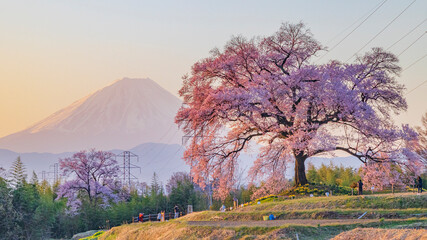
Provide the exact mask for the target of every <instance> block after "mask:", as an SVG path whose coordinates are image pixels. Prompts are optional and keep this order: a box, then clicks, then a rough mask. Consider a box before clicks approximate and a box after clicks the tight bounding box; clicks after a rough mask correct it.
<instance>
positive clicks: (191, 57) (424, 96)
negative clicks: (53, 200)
mask: <svg viewBox="0 0 427 240" xmlns="http://www.w3.org/2000/svg"><path fill="white" fill-rule="evenodd" d="M383 1H384V0H363V1H361V0H358V1H342V0H334V1H318V0H305V1H295V0H294V1H270V0H266V1H248V0H246V1H243V0H240V1H232V0H228V1H225V0H224V1H196V0H194V1H186V0H180V1H154V0H153V1H106V0H102V1H79V0H73V1H59V0H56V1H16V0H15V1H0V84H1V85H0V86H1V87H0V123H1V124H0V137H1V136H5V135H8V134H11V133H14V132H16V131H19V130H22V129H24V128H26V127H28V126H29V125H32V124H33V123H35V122H37V121H40V120H42V119H43V118H45V117H47V116H48V115H50V114H52V113H53V112H55V111H57V110H59V109H61V108H63V107H66V106H67V105H69V104H71V103H72V102H74V101H76V100H78V99H80V98H82V97H84V96H86V95H88V94H90V93H92V92H94V91H96V90H98V89H100V88H102V87H104V86H106V85H108V84H111V83H112V82H113V81H114V80H116V79H120V78H123V77H141V78H144V77H149V78H151V79H153V80H155V81H156V82H157V83H159V84H160V85H161V86H162V87H164V88H165V89H167V90H168V91H170V92H172V93H173V94H175V95H177V91H178V89H179V88H180V86H181V77H182V76H183V75H184V74H186V73H189V71H190V67H191V66H192V64H193V63H195V62H196V61H198V60H200V59H202V58H204V57H207V56H208V55H209V50H211V49H212V48H214V47H219V48H222V47H223V46H224V44H225V43H226V42H227V41H228V40H229V39H230V37H231V36H232V35H243V36H246V37H249V38H250V37H253V36H258V35H270V34H272V33H273V32H275V31H277V30H278V28H279V27H280V25H281V23H282V22H286V21H287V22H292V23H296V22H299V21H302V22H304V23H305V24H306V25H307V26H308V27H309V28H310V29H311V31H312V33H313V34H314V36H315V38H316V39H317V40H319V41H320V42H321V43H322V44H324V45H326V46H328V47H329V48H332V47H333V46H334V45H335V44H336V43H338V42H339V41H340V40H341V39H343V38H344V37H345V36H346V34H348V33H349V32H350V31H351V30H353V29H354V28H355V27H356V26H357V25H358V24H359V23H360V22H362V20H363V19H364V18H366V17H367V16H368V15H369V14H370V13H371V12H372V11H373V10H374V9H375V7H376V6H379V5H380V4H382V3H383ZM411 3H412V5H410V4H411ZM409 5H410V7H409V8H407V10H406V11H405V12H403V13H402V14H401V15H400V16H399V14H400V13H401V12H402V11H403V10H404V9H405V8H406V7H408V6H409ZM397 16H399V17H397ZM396 17H397V18H396ZM395 18H396V19H395ZM426 18H427V1H425V0H418V1H415V2H414V0H388V1H386V2H385V3H384V4H383V5H382V6H381V7H380V8H379V9H378V10H377V11H376V12H375V13H374V14H372V16H371V17H369V18H368V19H367V20H366V22H364V23H363V24H362V25H361V26H360V27H359V28H358V29H356V30H355V31H354V32H353V33H352V34H351V35H349V37H348V38H347V39H345V40H344V41H343V42H342V43H341V44H339V45H338V46H337V47H336V48H335V49H334V50H332V51H331V52H329V53H328V54H327V55H326V56H325V57H323V58H322V59H321V60H319V63H324V62H327V61H329V60H331V59H337V60H341V61H346V60H347V59H348V58H349V57H350V56H352V55H353V54H354V53H355V52H357V51H358V50H359V49H360V48H361V47H362V46H363V45H364V44H365V43H367V42H368V41H369V40H370V39H372V38H373V37H374V36H375V35H376V34H378V33H379V32H380V31H381V30H383V29H384V27H386V26H387V25H388V24H389V23H391V22H392V23H391V24H390V25H389V27H388V28H386V29H385V30H384V31H383V32H382V33H381V34H379V35H378V37H377V38H375V39H374V40H373V41H372V42H371V43H370V44H369V45H368V46H367V47H366V48H364V49H363V50H362V51H361V53H363V52H365V51H367V50H369V48H370V47H374V46H379V47H383V48H388V47H389V46H391V45H392V44H393V43H395V42H396V41H398V40H399V39H401V38H402V37H403V36H405V35H406V34H407V33H408V32H409V31H410V30H411V29H413V28H415V27H416V26H417V25H418V24H421V25H420V26H419V27H418V28H416V29H415V30H414V31H413V32H412V33H411V34H409V35H407V36H406V37H405V38H404V39H402V40H401V41H399V42H398V43H397V44H396V45H394V46H393V47H392V48H390V51H392V52H394V53H395V54H400V53H401V52H403V51H404V50H405V49H407V48H408V47H409V46H410V45H411V44H412V43H414V42H415V43H414V44H413V45H412V46H410V47H409V48H408V49H407V50H405V51H404V52H403V53H402V54H401V55H400V56H399V58H400V65H401V67H402V68H403V69H405V68H407V67H408V66H410V65H411V64H412V63H414V62H415V61H416V60H417V59H420V58H422V57H423V56H425V55H426V54H427V47H426V46H427V36H426V35H427V34H425V33H426V30H427V21H425V20H426ZM393 19H395V20H394V21H393ZM423 21H424V22H423ZM352 24H353V25H352ZM340 33H341V34H340ZM417 39H418V40H417ZM416 40H417V41H416ZM321 55H323V53H321V54H320V56H321ZM426 66H427V57H425V58H423V59H422V60H420V61H419V62H418V63H416V64H415V65H413V66H411V67H410V68H408V69H407V70H405V71H404V72H403V73H402V74H401V76H400V78H399V79H398V81H399V82H401V83H403V84H405V85H406V87H407V89H408V91H409V90H412V89H414V88H415V87H417V86H418V85H420V84H422V83H423V82H425V81H426V80H427V67H426ZM406 97H407V101H408V105H409V109H408V112H406V113H404V114H402V115H400V116H397V117H396V121H397V122H398V123H409V124H411V125H419V124H420V119H421V116H422V115H423V114H424V113H425V112H426V111H427V83H425V84H423V85H422V86H420V87H418V88H417V89H416V90H414V91H412V92H411V93H410V94H407V95H406Z"/></svg>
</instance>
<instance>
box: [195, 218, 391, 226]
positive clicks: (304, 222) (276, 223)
mask: <svg viewBox="0 0 427 240" xmlns="http://www.w3.org/2000/svg"><path fill="white" fill-rule="evenodd" d="M378 221H379V220H378V219H292V220H274V221H188V225H191V226H210V227H278V226H282V225H305V226H313V227H315V226H317V225H318V224H320V225H321V226H322V225H347V224H355V223H371V222H378ZM386 221H387V220H386Z"/></svg>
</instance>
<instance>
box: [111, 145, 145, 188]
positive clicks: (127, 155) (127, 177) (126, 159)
mask: <svg viewBox="0 0 427 240" xmlns="http://www.w3.org/2000/svg"><path fill="white" fill-rule="evenodd" d="M117 157H119V158H122V159H123V166H122V167H121V168H122V169H123V180H122V183H123V185H127V186H128V187H129V189H130V187H131V180H134V179H138V178H137V177H135V176H134V175H133V174H132V173H131V169H132V168H139V172H140V173H141V168H140V167H138V166H136V165H134V164H132V163H131V160H132V159H135V158H136V161H139V157H138V155H136V154H134V153H132V152H130V151H124V152H122V153H120V154H117V155H116V158H117Z"/></svg>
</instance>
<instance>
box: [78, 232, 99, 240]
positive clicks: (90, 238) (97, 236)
mask: <svg viewBox="0 0 427 240" xmlns="http://www.w3.org/2000/svg"><path fill="white" fill-rule="evenodd" d="M104 233H105V232H104V231H99V232H96V233H95V234H93V235H92V236H90V237H85V238H80V239H79V240H97V239H98V238H99V237H100V236H101V235H102V234H104Z"/></svg>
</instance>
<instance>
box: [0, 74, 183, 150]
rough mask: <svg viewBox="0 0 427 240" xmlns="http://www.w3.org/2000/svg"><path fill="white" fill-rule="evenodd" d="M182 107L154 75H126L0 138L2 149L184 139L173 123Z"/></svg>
mask: <svg viewBox="0 0 427 240" xmlns="http://www.w3.org/2000/svg"><path fill="white" fill-rule="evenodd" d="M180 106H181V100H180V99H178V98H177V97H175V96H174V95H172V94H171V93H169V92H168V91H166V90H165V89H163V88H162V87H160V86H159V85H158V84H157V83H155V82H154V81H153V80H151V79H148V78H146V79H132V78H123V79H121V80H118V81H116V82H114V83H113V84H111V85H109V86H107V87H104V88H102V89H101V90H98V91H96V92H95V93H93V94H90V95H89V96H86V97H84V98H82V99H80V100H78V101H76V102H74V103H73V104H71V105H69V106H68V107H65V108H63V109H61V110H59V111H57V112H55V113H53V114H52V115H50V116H48V117H47V118H45V119H43V120H42V121H40V122H38V123H36V124H34V125H32V126H31V127H29V128H27V129H25V130H23V131H20V132H17V133H14V134H11V135H8V136H6V137H3V138H0V148H3V149H9V150H12V151H15V152H50V153H60V152H67V151H78V150H81V149H88V148H97V149H102V150H108V149H129V148H132V147H135V146H137V145H139V144H142V143H148V142H153V143H165V144H180V143H181V136H182V134H181V132H180V131H179V130H178V128H177V126H176V124H175V123H174V117H175V115H176V112H177V111H178V109H179V107H180Z"/></svg>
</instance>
